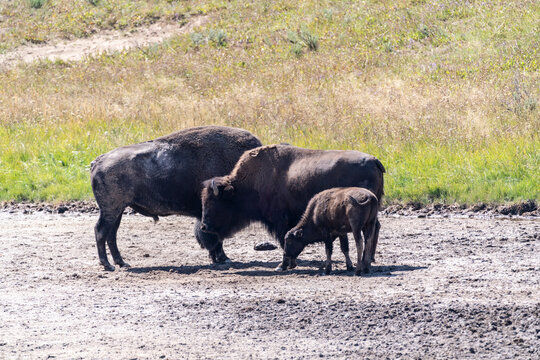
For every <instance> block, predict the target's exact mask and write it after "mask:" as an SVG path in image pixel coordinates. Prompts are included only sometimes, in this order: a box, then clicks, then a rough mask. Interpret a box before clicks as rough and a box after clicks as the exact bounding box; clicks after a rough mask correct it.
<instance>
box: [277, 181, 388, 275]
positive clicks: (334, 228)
mask: <svg viewBox="0 0 540 360" xmlns="http://www.w3.org/2000/svg"><path fill="white" fill-rule="evenodd" d="M378 203H379V201H378V200H377V197H376V196H375V194H373V193H372V192H371V191H369V190H367V189H363V188H358V187H348V188H334V189H329V190H325V191H322V192H320V193H318V194H317V195H315V196H314V197H313V198H312V199H311V200H310V201H309V204H308V206H307V208H306V211H305V212H304V214H303V215H302V219H300V221H299V222H298V224H296V226H295V227H293V228H292V229H291V230H289V232H288V233H287V234H286V235H285V247H284V254H285V257H287V258H288V259H289V261H290V264H291V265H293V266H291V267H294V264H295V259H296V258H297V257H298V255H299V254H300V253H301V252H302V250H304V247H306V245H309V244H313V243H315V242H324V243H325V246H326V266H325V273H326V274H329V273H330V272H331V271H332V244H333V241H334V240H335V238H336V237H338V236H344V235H346V234H347V233H349V232H352V233H353V236H354V240H355V241H356V251H357V265H356V274H357V275H359V274H361V273H362V271H363V272H366V273H368V272H369V265H370V259H369V257H370V255H369V254H371V248H372V247H373V242H374V238H373V237H374V235H375V229H376V224H377V211H378ZM362 232H363V233H364V240H365V250H364V241H362V234H361V233H362ZM347 258H348V254H347ZM349 261H350V260H349Z"/></svg>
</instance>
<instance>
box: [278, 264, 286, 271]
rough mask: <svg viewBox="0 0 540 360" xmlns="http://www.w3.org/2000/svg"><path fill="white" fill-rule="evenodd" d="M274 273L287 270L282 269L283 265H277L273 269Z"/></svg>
mask: <svg viewBox="0 0 540 360" xmlns="http://www.w3.org/2000/svg"><path fill="white" fill-rule="evenodd" d="M275 271H280V272H282V271H287V268H283V265H278V267H277V268H276V269H275Z"/></svg>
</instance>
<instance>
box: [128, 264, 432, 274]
mask: <svg viewBox="0 0 540 360" xmlns="http://www.w3.org/2000/svg"><path fill="white" fill-rule="evenodd" d="M335 263H339V262H335ZM278 265H279V262H277V261H272V262H263V261H249V262H245V263H242V262H230V263H227V264H209V265H195V266H192V265H181V266H149V267H134V268H129V269H127V271H128V272H131V273H135V274H145V273H149V272H154V271H164V272H170V273H177V274H184V275H191V274H195V273H197V272H199V271H201V270H215V271H224V274H227V275H240V276H287V275H290V274H296V275H311V276H319V275H321V273H322V269H323V266H324V262H322V261H298V267H302V268H303V267H308V269H299V268H296V269H293V270H289V271H283V272H278V271H275V270H274V269H275V268H276V267H277V266H278ZM252 268H256V269H253V270H250V269H252ZM260 268H264V269H260ZM309 268H311V269H309ZM266 269H268V270H266ZM422 269H427V267H426V266H409V265H386V266H382V265H381V266H376V265H375V266H372V267H371V272H370V273H369V274H362V276H365V277H390V276H397V274H394V272H403V271H415V270H422ZM230 270H240V271H230ZM331 276H354V271H346V270H334V271H332V274H331Z"/></svg>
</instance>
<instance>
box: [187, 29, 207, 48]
mask: <svg viewBox="0 0 540 360" xmlns="http://www.w3.org/2000/svg"><path fill="white" fill-rule="evenodd" d="M190 38H191V41H192V42H193V44H195V45H196V46H199V45H202V44H204V43H205V42H206V37H205V36H204V35H203V34H201V33H199V32H194V33H192V34H191V35H190Z"/></svg>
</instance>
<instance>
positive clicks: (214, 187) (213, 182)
mask: <svg viewBox="0 0 540 360" xmlns="http://www.w3.org/2000/svg"><path fill="white" fill-rule="evenodd" d="M210 184H211V185H212V190H213V191H214V196H218V195H219V189H218V187H217V185H216V182H215V181H214V179H212V181H211V183H210Z"/></svg>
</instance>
